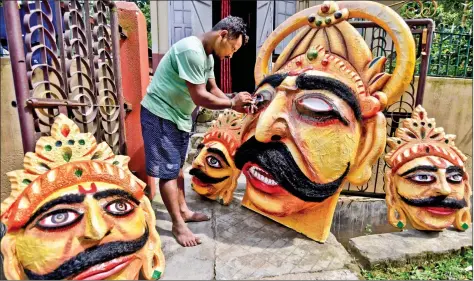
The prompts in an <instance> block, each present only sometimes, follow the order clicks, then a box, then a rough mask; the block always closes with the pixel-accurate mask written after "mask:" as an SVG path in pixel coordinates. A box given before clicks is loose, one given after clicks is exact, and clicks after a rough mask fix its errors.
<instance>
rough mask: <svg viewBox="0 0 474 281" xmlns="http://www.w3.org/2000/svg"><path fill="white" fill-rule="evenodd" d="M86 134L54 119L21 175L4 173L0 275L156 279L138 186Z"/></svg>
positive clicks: (159, 265)
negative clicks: (7, 192) (8, 188)
mask: <svg viewBox="0 0 474 281" xmlns="http://www.w3.org/2000/svg"><path fill="white" fill-rule="evenodd" d="M128 161H129V157H127V156H121V155H117V156H116V155H114V154H113V152H112V150H111V149H110V147H109V146H108V145H107V144H106V143H101V144H99V145H97V143H96V141H95V138H94V137H93V136H92V134H90V133H87V134H81V133H80V132H79V128H78V127H77V126H76V125H75V124H74V122H73V121H71V120H70V119H68V118H67V117H66V116H64V115H59V116H58V117H57V118H56V121H55V123H54V125H53V126H52V129H51V137H42V138H40V139H39V140H38V142H37V145H36V152H35V153H27V154H26V156H25V161H24V162H25V163H24V168H25V169H24V170H17V171H13V172H10V173H9V174H8V176H9V178H10V181H11V183H12V194H11V196H10V197H9V198H7V199H6V200H5V201H4V202H3V203H2V217H1V218H2V222H4V223H5V225H6V226H7V228H8V232H7V234H6V236H5V237H3V239H2V241H1V250H2V254H3V255H4V258H5V260H4V270H5V276H6V277H7V278H8V279H11V280H20V279H31V280H38V279H43V280H44V279H47V280H49V279H54V280H60V279H75V280H86V279H88V280H90V279H94V280H102V279H110V280H132V279H138V278H140V277H141V278H144V279H147V280H150V279H158V278H159V277H160V276H161V274H162V273H163V270H164V266H165V264H164V262H165V261H164V255H163V253H162V252H161V242H160V237H159V235H158V233H157V231H156V229H155V215H154V211H153V209H152V207H151V204H150V201H149V200H148V198H147V197H146V196H144V193H143V189H144V187H145V183H143V182H142V181H141V180H139V179H138V178H136V177H135V176H134V175H133V174H132V173H131V172H130V171H129V169H128V166H127V164H128Z"/></svg>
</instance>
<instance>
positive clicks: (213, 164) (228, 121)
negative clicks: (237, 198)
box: [189, 110, 250, 205]
mask: <svg viewBox="0 0 474 281" xmlns="http://www.w3.org/2000/svg"><path fill="white" fill-rule="evenodd" d="M247 116H248V115H244V114H241V113H238V112H235V111H232V110H225V111H224V112H223V113H222V114H220V115H219V116H218V117H217V119H216V120H215V121H213V124H212V126H211V127H210V128H209V130H208V131H207V132H206V134H205V135H204V138H203V141H202V142H201V143H200V144H199V146H198V154H197V155H196V157H195V158H194V160H193V164H192V168H191V170H190V171H189V173H190V174H191V175H192V176H193V177H192V183H191V185H192V187H193V189H194V191H196V192H197V193H198V194H200V195H202V196H205V197H207V198H209V199H212V200H217V201H218V202H219V203H221V204H223V205H229V204H230V202H231V201H232V198H233V195H234V191H235V189H236V188H237V179H238V178H239V176H240V170H239V169H237V168H236V167H235V164H234V154H235V151H236V149H237V148H238V146H239V145H240V142H241V139H242V135H241V134H242V128H243V125H244V124H246V123H247V122H248V121H249V120H250V118H247Z"/></svg>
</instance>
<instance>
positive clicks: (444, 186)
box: [436, 177, 451, 196]
mask: <svg viewBox="0 0 474 281" xmlns="http://www.w3.org/2000/svg"><path fill="white" fill-rule="evenodd" d="M436 192H437V193H439V194H440V195H446V196H448V195H449V194H451V186H450V185H449V183H448V181H447V180H446V178H445V177H443V178H442V179H441V180H440V184H439V186H437V190H436Z"/></svg>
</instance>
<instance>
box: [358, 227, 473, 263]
mask: <svg viewBox="0 0 474 281" xmlns="http://www.w3.org/2000/svg"><path fill="white" fill-rule="evenodd" d="M463 248H472V229H468V230H467V231H465V232H460V231H457V230H454V229H446V230H444V231H441V232H422V231H418V230H414V229H410V230H405V231H402V232H394V233H383V234H374V235H367V236H360V237H355V238H352V239H350V240H349V249H350V251H351V252H352V253H353V254H354V255H355V256H356V258H357V259H358V260H359V262H360V264H361V265H362V266H363V267H365V268H367V269H370V268H374V267H375V266H381V265H382V266H403V265H405V264H407V263H410V262H415V261H419V260H425V259H426V258H437V257H439V258H441V257H443V256H444V255H446V254H449V253H453V252H458V251H461V250H462V249H463Z"/></svg>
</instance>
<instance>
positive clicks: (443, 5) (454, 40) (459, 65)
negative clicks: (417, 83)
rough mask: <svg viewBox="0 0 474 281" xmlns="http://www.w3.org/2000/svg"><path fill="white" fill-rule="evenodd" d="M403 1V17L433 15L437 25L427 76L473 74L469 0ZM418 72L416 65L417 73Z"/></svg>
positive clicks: (470, 2) (463, 75) (427, 16)
mask: <svg viewBox="0 0 474 281" xmlns="http://www.w3.org/2000/svg"><path fill="white" fill-rule="evenodd" d="M437 2H438V8H437V9H436V10H435V9H434V8H435V6H434V5H433V4H432V1H426V0H425V1H423V6H421V5H420V4H419V3H416V2H414V1H413V2H410V3H408V4H405V5H404V6H403V7H402V8H401V9H400V15H402V16H403V17H404V18H432V19H433V20H434V22H435V24H436V29H435V33H434V38H433V41H432V45H431V52H430V66H429V70H428V75H431V76H451V77H472V75H473V71H472V57H473V53H472V30H471V29H472V21H473V20H472V2H473V1H472V0H438V1H437ZM418 72H419V65H417V69H416V73H418Z"/></svg>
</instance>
